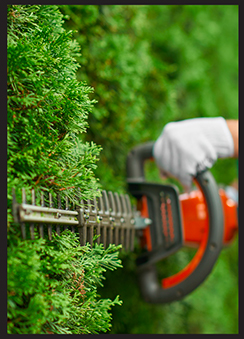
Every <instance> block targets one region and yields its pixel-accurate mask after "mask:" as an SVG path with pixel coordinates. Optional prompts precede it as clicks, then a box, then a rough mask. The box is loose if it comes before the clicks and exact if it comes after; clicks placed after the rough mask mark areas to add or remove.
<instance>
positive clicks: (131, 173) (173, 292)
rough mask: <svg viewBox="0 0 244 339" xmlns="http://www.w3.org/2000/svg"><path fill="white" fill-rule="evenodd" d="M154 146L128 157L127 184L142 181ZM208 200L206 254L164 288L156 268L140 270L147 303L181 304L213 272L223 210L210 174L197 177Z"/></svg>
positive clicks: (221, 226) (133, 151)
mask: <svg viewBox="0 0 244 339" xmlns="http://www.w3.org/2000/svg"><path fill="white" fill-rule="evenodd" d="M153 145H154V143H153V142H150V143H146V144H143V145H139V146H137V147H136V148H134V149H133V150H132V151H131V152H130V153H129V155H128V157H127V178H128V181H129V182H130V181H143V180H145V179H144V172H143V162H144V160H146V159H148V158H150V157H152V155H153V152H152V151H153ZM195 179H196V181H197V183H198V184H199V186H200V189H201V190H202V192H203V195H204V197H205V200H206V204H207V210H208V216H209V234H208V241H207V244H206V248H205V251H204V254H203V256H202V258H201V261H200V263H199V264H198V265H197V267H196V268H195V269H194V271H193V272H192V273H191V274H190V275H189V276H187V277H186V278H185V279H184V280H183V281H181V282H180V283H178V284H176V285H174V286H172V287H169V288H163V287H162V286H161V284H160V283H159V279H158V276H157V271H156V267H155V265H154V264H152V265H148V266H142V267H140V266H139V267H138V274H139V283H140V288H141V292H142V295H143V296H144V299H145V300H146V301H148V302H151V303H167V302H172V301H175V300H179V299H181V298H183V297H184V296H186V295H187V294H189V293H190V292H192V291H193V290H194V289H196V288H197V287H198V286H199V285H200V284H201V283H202V282H203V281H204V280H205V279H206V277H207V276H208V275H209V273H210V272H211V270H212V268H213V266H214V264H215V262H216V260H217V258H218V255H219V253H220V251H221V249H222V244H223V229H224V222H223V210H222V203H221V200H220V197H219V193H218V187H217V184H216V182H215V180H214V177H213V176H212V174H211V173H210V172H209V171H206V172H202V173H200V174H198V175H197V176H196V178H195Z"/></svg>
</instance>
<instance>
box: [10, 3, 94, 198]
mask: <svg viewBox="0 0 244 339" xmlns="http://www.w3.org/2000/svg"><path fill="white" fill-rule="evenodd" d="M62 25H63V15H62V14H61V13H60V11H59V9H58V7H57V6H54V5H35V6H31V5H10V6H8V35H7V38H8V64H7V67H8V78H7V81H8V86H7V94H8V178H9V185H8V190H9V191H8V195H9V198H10V192H11V188H12V186H13V183H14V184H15V185H16V184H17V186H18V187H21V186H25V187H27V188H28V187H40V188H46V189H47V188H48V189H49V190H50V191H59V192H60V193H61V194H63V195H69V196H70V197H73V198H74V194H73V191H72V189H77V187H80V188H81V191H82V190H84V189H85V190H86V192H87V193H86V194H88V195H90V197H91V196H92V195H94V194H96V189H97V188H98V182H97V179H96V178H95V176H94V174H93V170H94V169H95V167H96V162H97V160H98V156H99V153H100V147H98V146H97V145H95V144H94V143H93V144H92V145H90V144H88V143H86V144H82V143H81V142H80V141H79V140H81V139H82V138H81V135H82V133H85V132H86V129H87V127H88V124H87V117H88V114H89V113H90V112H91V111H92V107H93V106H94V103H95V100H90V99H89V95H90V93H91V92H92V91H93V89H92V88H91V87H89V86H87V85H86V84H85V83H84V82H82V81H78V80H77V78H76V72H77V69H78V68H79V64H78V63H77V61H76V58H77V56H78V55H79V53H80V51H79V49H80V47H79V45H78V43H77V42H76V41H74V40H72V32H71V31H66V30H65V29H64V28H63V27H62ZM16 178H18V180H17V182H16V180H15V179H16ZM10 199H11V198H10Z"/></svg>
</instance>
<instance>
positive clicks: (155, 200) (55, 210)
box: [13, 142, 238, 303]
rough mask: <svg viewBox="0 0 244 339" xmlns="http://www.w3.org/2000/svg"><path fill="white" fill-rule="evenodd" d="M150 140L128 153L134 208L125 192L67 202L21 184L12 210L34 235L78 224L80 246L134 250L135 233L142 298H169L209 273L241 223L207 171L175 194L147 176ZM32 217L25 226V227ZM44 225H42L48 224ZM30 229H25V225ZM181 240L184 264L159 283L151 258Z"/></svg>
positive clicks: (191, 287)
mask: <svg viewBox="0 0 244 339" xmlns="http://www.w3.org/2000/svg"><path fill="white" fill-rule="evenodd" d="M152 148H153V143H152V142H149V143H146V144H142V145H139V146H137V147H135V148H134V149H133V150H132V151H131V152H130V153H129V154H128V157H127V182H128V192H129V193H130V194H131V195H132V196H134V197H135V198H136V201H137V206H134V207H132V204H131V201H130V198H129V195H128V194H125V195H119V194H118V193H112V192H111V191H109V192H106V191H105V190H103V191H102V195H101V197H99V198H94V199H93V200H87V201H83V200H82V199H80V204H78V205H77V206H73V209H72V210H71V209H70V206H69V201H68V199H66V201H65V202H62V201H61V199H60V197H59V196H58V195H57V199H54V198H53V196H52V195H51V194H49V203H48V205H49V206H46V205H45V194H44V193H43V192H41V193H40V201H41V203H40V205H41V206H37V205H36V203H35V200H36V196H35V192H34V190H32V201H31V204H30V203H27V202H26V195H25V191H24V190H22V203H17V202H16V199H15V194H14V195H13V216H14V220H15V222H18V223H20V225H21V230H22V237H23V238H26V237H28V234H29V236H30V237H31V238H33V239H34V230H35V228H36V229H37V231H38V232H39V235H40V237H45V235H47V236H48V237H49V238H51V237H52V229H53V227H55V228H56V232H57V233H58V234H60V232H61V227H63V228H67V227H71V229H72V231H74V232H75V228H76V227H77V228H78V232H79V238H80V243H81V245H85V244H86V243H87V242H89V243H90V244H91V245H92V244H93V237H94V235H95V234H96V235H100V237H98V238H97V239H96V242H97V243H100V242H101V243H103V244H104V246H108V245H109V244H110V243H114V244H116V245H118V244H122V246H123V247H124V248H125V250H130V251H133V250H134V243H135V237H136V238H137V239H138V242H139V246H140V248H141V253H140V254H139V256H138V258H137V267H138V276H139V284H140V289H141V292H142V295H143V297H144V299H145V300H146V301H147V302H151V303H167V302H172V301H174V300H179V299H181V298H183V297H184V296H186V295H187V294H189V293H190V292H192V291H193V290H194V289H196V288H197V287H198V286H199V285H200V284H201V283H202V282H203V281H204V279H205V278H206V277H207V276H208V275H209V273H210V272H211V270H212V268H213V266H214V264H215V262H216V260H217V258H218V256H219V254H220V252H221V249H222V248H223V247H224V246H227V245H229V244H230V243H231V242H232V240H233V239H234V236H235V234H236V233H237V230H238V220H237V203H236V202H235V201H233V200H232V199H231V198H229V197H228V196H227V195H226V193H225V191H224V190H223V189H219V188H218V187H217V184H216V182H215V180H214V178H213V176H212V174H211V173H210V172H209V171H205V172H202V173H200V174H198V175H197V176H196V178H195V180H194V181H195V184H196V186H197V187H198V189H197V190H193V191H192V192H190V193H183V194H179V192H178V189H177V187H175V186H174V185H168V184H167V185H165V184H158V183H151V182H146V181H145V176H144V162H145V160H148V159H150V158H152ZM26 223H29V224H30V226H29V229H26ZM46 225H47V227H45V226H46ZM27 231H28V232H27ZM184 246H190V247H196V248H197V251H196V254H195V255H194V257H193V259H192V260H191V261H190V262H189V263H188V265H187V266H186V267H185V268H183V269H182V270H181V271H179V272H178V273H176V274H174V275H172V276H169V277H167V278H164V279H162V281H161V283H160V282H159V279H158V275H157V269H156V263H157V262H158V261H160V260H163V259H165V258H167V257H169V256H170V255H172V254H173V253H176V252H177V251H179V250H180V249H181V248H182V247H184Z"/></svg>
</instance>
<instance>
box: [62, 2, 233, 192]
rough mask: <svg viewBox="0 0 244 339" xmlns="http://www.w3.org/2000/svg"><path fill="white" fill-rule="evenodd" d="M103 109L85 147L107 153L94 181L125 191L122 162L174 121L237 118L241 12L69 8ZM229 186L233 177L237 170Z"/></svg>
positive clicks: (85, 74) (85, 76)
mask: <svg viewBox="0 0 244 339" xmlns="http://www.w3.org/2000/svg"><path fill="white" fill-rule="evenodd" d="M61 10H62V11H63V13H64V14H66V15H67V16H68V20H67V21H66V22H65V27H66V28H67V29H74V30H76V33H75V38H76V40H77V41H78V42H79V43H80V45H81V52H82V55H81V56H80V57H79V59H78V60H79V62H80V63H81V65H82V67H81V68H80V69H79V71H78V77H79V79H81V80H82V81H84V80H85V81H87V82H88V83H90V84H91V85H92V86H93V87H94V89H95V92H94V99H96V100H97V101H98V103H97V104H96V107H94V114H92V115H90V116H89V118H88V119H89V125H90V129H89V131H88V133H87V135H86V140H89V141H90V140H93V141H95V142H96V143H97V144H100V145H102V147H103V152H102V154H101V161H100V162H99V166H98V168H97V169H96V171H95V173H96V174H97V176H98V177H99V178H100V180H101V183H102V185H103V186H104V187H106V188H108V189H112V190H114V189H116V190H118V189H119V190H121V192H123V191H124V190H125V180H124V177H125V160H126V155H127V153H128V151H129V150H130V149H131V148H132V147H133V146H135V145H137V144H139V143H142V142H144V141H148V140H156V138H157V137H158V135H159V134H160V132H161V130H162V128H163V126H164V125H165V124H166V123H168V122H170V121H173V120H181V119H186V118H192V117H211V116H218V115H221V116H223V117H225V118H232V119H236V118H238V24H237V23H238V6H235V5H233V6H224V5H223V6H218V5H203V6H201V5H200V6H198V5H197V6H196V5H153V6H151V5H109V6H106V5H101V6H96V5H65V6H61ZM226 167H228V168H230V171H231V177H230V178H229V182H231V180H233V179H234V177H235V176H236V171H235V169H236V167H235V164H234V163H233V162H232V163H230V162H223V165H222V166H221V169H220V170H217V173H216V175H217V179H218V175H219V173H221V172H222V171H223V168H226Z"/></svg>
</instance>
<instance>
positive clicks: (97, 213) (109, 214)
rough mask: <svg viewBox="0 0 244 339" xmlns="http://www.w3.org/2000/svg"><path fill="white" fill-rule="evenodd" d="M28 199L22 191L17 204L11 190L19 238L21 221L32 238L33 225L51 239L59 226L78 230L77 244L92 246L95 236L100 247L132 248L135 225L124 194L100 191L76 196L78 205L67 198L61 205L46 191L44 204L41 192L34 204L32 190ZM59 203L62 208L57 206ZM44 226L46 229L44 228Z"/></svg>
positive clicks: (43, 235) (129, 205) (40, 234)
mask: <svg viewBox="0 0 244 339" xmlns="http://www.w3.org/2000/svg"><path fill="white" fill-rule="evenodd" d="M31 197H32V199H31V202H30V203H27V201H26V192H25V190H24V189H23V190H22V203H21V204H18V203H17V201H16V198H15V193H13V198H14V199H13V201H14V203H13V214H14V216H15V220H16V222H19V223H20V224H21V228H22V238H24V239H25V238H26V237H27V236H26V229H25V224H26V223H29V224H30V228H29V229H30V236H31V239H34V230H35V227H37V229H38V232H39V236H40V237H42V238H43V237H45V234H46V233H47V234H48V237H49V239H52V233H53V232H54V228H55V227H54V228H52V225H53V226H56V230H55V231H56V232H57V233H58V234H60V233H61V226H62V227H63V229H67V228H70V229H71V230H72V232H75V231H78V233H79V238H80V244H81V245H82V246H84V245H85V244H86V243H87V242H88V243H90V244H91V246H93V243H94V236H95V235H98V236H99V237H98V238H97V239H96V242H97V243H98V244H99V243H103V244H104V247H107V246H108V245H109V244H116V245H119V244H122V246H123V248H124V249H125V250H131V251H133V249H134V234H135V228H134V225H133V221H134V213H133V212H132V207H131V202H130V199H129V196H128V195H124V194H118V193H116V192H115V193H113V192H111V191H108V192H107V191H105V190H103V191H101V195H100V196H99V197H95V198H94V199H91V200H87V201H85V200H83V199H81V198H80V199H79V205H78V206H76V207H75V206H74V204H73V210H72V207H71V205H72V204H71V201H69V199H68V198H66V199H64V201H63V203H62V204H63V205H62V204H61V198H60V195H57V197H56V198H55V197H54V195H53V194H52V195H51V194H50V193H49V194H48V199H47V205H49V206H45V202H44V194H43V192H41V193H40V203H39V205H38V203H37V199H36V195H35V192H34V190H32V192H31ZM61 205H62V206H63V208H61ZM45 226H46V230H47V232H44V231H45Z"/></svg>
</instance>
